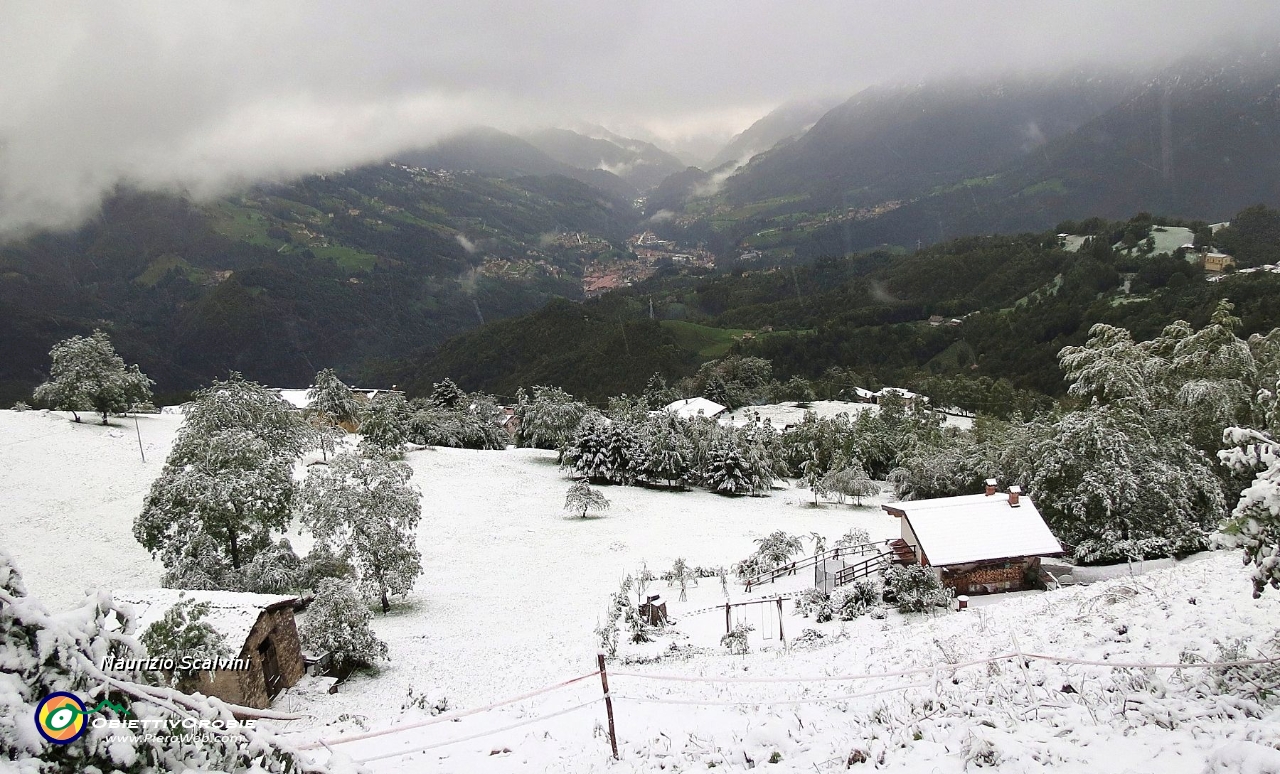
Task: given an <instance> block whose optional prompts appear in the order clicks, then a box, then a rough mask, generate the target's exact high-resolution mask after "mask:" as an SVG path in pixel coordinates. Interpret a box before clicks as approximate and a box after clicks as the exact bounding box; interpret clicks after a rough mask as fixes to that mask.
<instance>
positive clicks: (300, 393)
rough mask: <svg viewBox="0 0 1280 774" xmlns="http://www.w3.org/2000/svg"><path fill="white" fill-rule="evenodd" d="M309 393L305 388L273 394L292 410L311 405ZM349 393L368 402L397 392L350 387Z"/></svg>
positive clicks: (278, 391)
mask: <svg viewBox="0 0 1280 774" xmlns="http://www.w3.org/2000/svg"><path fill="white" fill-rule="evenodd" d="M310 391H311V388H310V387H307V388H306V389H302V390H293V389H277V390H276V391H275V392H276V394H278V395H279V396H280V397H282V398H284V399H285V401H287V402H288V403H289V405H291V406H293V407H294V408H298V409H305V408H306V407H307V406H310V405H311V399H310V398H308V397H307V393H308V392H310ZM351 392H353V393H355V394H357V395H363V396H365V397H366V398H368V399H369V400H373V397H374V396H375V395H377V394H378V393H380V392H397V391H396V390H370V389H367V388H365V387H352V388H351Z"/></svg>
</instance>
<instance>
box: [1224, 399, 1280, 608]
mask: <svg viewBox="0 0 1280 774" xmlns="http://www.w3.org/2000/svg"><path fill="white" fill-rule="evenodd" d="M1257 400H1258V403H1259V405H1260V409H1261V412H1260V413H1261V414H1262V422H1261V423H1260V424H1261V425H1262V429H1256V430H1255V429H1252V428H1244V427H1231V428H1228V429H1227V430H1226V431H1225V432H1224V433H1223V443H1225V444H1227V446H1228V448H1226V449H1224V450H1222V451H1220V452H1218V458H1219V459H1220V460H1221V461H1222V463H1223V464H1224V465H1226V466H1227V467H1228V468H1230V469H1231V470H1233V471H1236V472H1238V473H1242V474H1246V475H1248V474H1252V475H1253V480H1252V481H1251V482H1250V484H1249V486H1248V487H1246V488H1245V490H1244V491H1243V492H1241V493H1240V499H1239V501H1238V502H1237V503H1236V505H1235V508H1234V509H1233V510H1232V512H1231V516H1230V518H1228V519H1227V520H1226V521H1225V523H1224V524H1223V525H1222V535H1221V540H1222V542H1224V543H1225V544H1227V545H1230V546H1233V547H1236V548H1240V549H1243V552H1244V561H1245V564H1252V565H1253V573H1252V578H1251V579H1252V581H1253V595H1254V596H1255V597H1259V596H1261V595H1262V592H1263V591H1264V590H1266V588H1267V586H1270V587H1271V588H1273V589H1280V442H1277V441H1276V431H1277V428H1280V380H1278V381H1277V382H1275V384H1274V388H1273V389H1270V390H1261V391H1259V394H1258V399H1257Z"/></svg>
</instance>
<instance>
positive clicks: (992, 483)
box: [987, 478, 996, 497]
mask: <svg viewBox="0 0 1280 774" xmlns="http://www.w3.org/2000/svg"><path fill="white" fill-rule="evenodd" d="M995 493H996V480H995V479H994V478H989V479H987V497H990V496H991V495H993V494H995Z"/></svg>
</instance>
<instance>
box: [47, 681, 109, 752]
mask: <svg viewBox="0 0 1280 774" xmlns="http://www.w3.org/2000/svg"><path fill="white" fill-rule="evenodd" d="M104 707H109V708H110V709H113V710H115V711H116V712H118V713H120V714H122V715H128V714H129V711H128V710H127V709H125V708H124V707H121V706H119V705H116V704H113V703H112V702H110V701H108V700H107V699H103V700H102V701H100V702H98V706H96V707H94V708H93V709H86V708H85V706H84V702H82V701H80V697H78V696H76V695H75V694H73V693H64V692H61V691H60V692H58V693H51V694H49V695H48V696H46V697H44V698H43V699H41V700H40V703H39V704H37V705H36V729H37V730H39V731H40V735H41V736H43V737H44V738H45V739H47V740H49V741H50V742H53V743H54V744H70V743H72V742H74V741H75V740H77V739H79V738H80V737H81V736H83V735H84V729H85V725H86V723H85V717H86V716H88V715H91V714H93V713H94V712H101V711H102V709H103V708H104Z"/></svg>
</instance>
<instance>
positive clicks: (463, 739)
mask: <svg viewBox="0 0 1280 774" xmlns="http://www.w3.org/2000/svg"><path fill="white" fill-rule="evenodd" d="M590 676H591V675H588V677H590ZM604 699H605V697H603V696H601V697H599V698H595V699H592V700H591V701H584V702H583V703H581V704H575V705H574V706H572V707H568V708H566V709H562V710H557V711H556V712H552V713H549V714H546V715H539V716H538V717H536V718H526V719H524V720H522V721H520V722H519V723H512V724H510V725H506V726H502V727H501V728H492V729H489V730H488V731H481V732H479V733H477V734H471V735H470V736H462V737H458V738H457V739H449V740H446V741H443V742H435V743H433V744H428V745H424V746H422V747H415V748H413V749H412V750H401V751H400V752H393V753H383V754H382V755H375V756H373V757H372V758H362V759H360V760H359V761H357V763H370V762H372V761H380V760H384V759H386V758H398V757H399V756H401V755H412V754H413V753H418V752H425V751H427V750H434V749H435V748H437V747H444V746H446V745H451V744H458V743H460V742H469V741H471V740H472V739H479V738H480V737H482V736H492V735H493V734H500V733H502V732H504V731H510V730H512V729H515V728H519V727H521V726H527V725H529V724H531V723H537V722H538V721H540V720H550V719H551V718H554V717H559V716H560V715H567V714H569V713H570V712H574V711H575V710H580V709H582V708H583V707H590V706H591V705H592V704H596V703H597V702H602V701H604Z"/></svg>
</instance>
